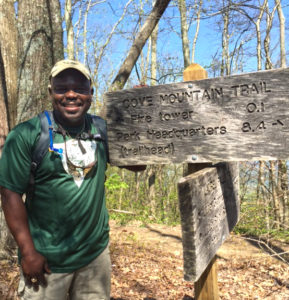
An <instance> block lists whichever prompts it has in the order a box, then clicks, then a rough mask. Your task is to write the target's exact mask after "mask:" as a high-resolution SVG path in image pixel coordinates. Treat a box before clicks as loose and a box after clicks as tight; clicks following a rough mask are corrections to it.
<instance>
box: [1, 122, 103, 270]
mask: <svg viewBox="0 0 289 300" xmlns="http://www.w3.org/2000/svg"><path fill="white" fill-rule="evenodd" d="M89 127H90V129H91V131H92V133H97V130H96V129H95V128H94V127H93V126H91V124H89ZM39 134H40V121H39V118H38V117H35V118H33V119H31V120H29V121H26V122H24V123H21V124H19V125H17V126H16V127H15V128H14V129H13V130H12V131H11V132H10V133H9V135H8V137H7V139H6V142H5V145H4V148H3V152H2V156H1V159H0V186H3V187H5V188H7V189H9V190H11V191H14V192H16V193H19V194H24V193H25V192H26V191H27V188H28V181H29V176H30V164H31V158H32V153H33V150H34V148H35V146H36V142H37V140H38V138H39ZM71 136H72V137H73V135H71ZM71 136H67V138H66V139H65V140H66V141H65V143H64V138H63V136H62V135H61V134H58V133H56V135H55V137H54V140H53V142H54V148H63V151H64V153H63V155H59V154H58V153H55V152H50V151H48V152H47V153H46V155H45V157H44V158H43V160H42V162H41V165H40V166H39V168H38V170H37V173H36V176H35V193H34V197H33V199H27V200H26V201H25V206H26V209H27V215H28V220H29V227H30V232H31V235H32V238H33V242H34V245H35V247H36V249H37V251H38V252H40V253H41V254H42V255H44V256H45V257H46V258H47V260H48V264H49V267H50V269H51V270H52V272H55V273H69V272H73V271H75V270H77V269H79V268H81V267H83V266H85V265H87V264H89V263H90V262H91V261H92V260H93V259H94V258H96V257H97V256H98V255H99V254H100V253H101V252H102V251H103V250H104V249H105V248H106V246H107V244H108V239H109V226H108V213H107V209H106V205H105V194H104V181H105V171H106V165H107V157H106V152H105V147H104V145H103V143H102V142H101V141H90V140H89V141H81V144H82V147H81V148H82V149H80V147H79V142H78V141H77V140H75V139H73V138H71ZM83 148H85V151H83ZM94 161H96V163H95V164H94V166H93V167H91V168H87V169H84V167H85V166H87V165H90V163H91V162H94ZM71 162H72V167H71Z"/></svg>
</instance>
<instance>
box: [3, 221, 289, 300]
mask: <svg viewBox="0 0 289 300" xmlns="http://www.w3.org/2000/svg"><path fill="white" fill-rule="evenodd" d="M110 226H111V243H110V251H111V258H112V292H111V296H112V298H111V300H189V299H194V283H193V282H186V281H184V280H183V258H182V243H181V228H180V226H176V227H168V226H165V225H157V224H149V225H145V226H143V225H142V224H141V223H131V224H128V225H125V226H120V225H118V224H117V223H116V222H115V221H113V220H111V221H110ZM253 244H254V245H253ZM278 246H279V248H280V249H279V250H278V249H277V248H276V249H275V250H276V251H277V250H278V251H283V252H285V251H289V245H288V244H282V243H280V244H279V245H278ZM260 247H263V250H262V249H260ZM265 250H266V251H265ZM267 252H268V248H267V247H266V246H265V244H263V243H262V242H259V244H258V243H256V242H254V243H253V241H250V240H246V239H245V238H242V237H240V236H237V235H232V236H231V237H230V238H228V239H227V241H226V242H225V243H224V244H223V246H222V247H221V248H220V249H219V251H218V253H217V255H218V260H217V266H218V286H219V293H220V299H221V300H251V299H253V300H255V299H260V300H271V299H272V300H289V264H288V262H289V258H288V256H289V254H288V253H287V254H286V255H287V256H286V255H284V258H286V259H287V263H286V262H284V261H281V260H280V256H278V255H274V254H273V255H272V253H271V255H268V253H267ZM278 257H279V259H278ZM284 258H283V260H284ZM18 277H19V276H18V268H17V265H16V263H11V262H9V261H3V260H2V261H1V260H0V300H2V299H6V300H12V299H13V300H16V299H17V297H16V292H15V291H16V288H17V281H18Z"/></svg>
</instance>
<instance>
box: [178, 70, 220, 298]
mask: <svg viewBox="0 0 289 300" xmlns="http://www.w3.org/2000/svg"><path fill="white" fill-rule="evenodd" d="M207 77H208V73H207V71H206V70H204V69H203V68H202V67H201V66H199V65H198V64H192V65H190V66H189V67H188V68H186V69H185V70H184V72H183V80H184V81H185V82H186V81H192V80H200V79H206V78H207ZM209 166H211V164H210V163H206V164H205V163H195V164H190V163H189V164H187V166H186V170H185V172H184V173H185V174H184V175H189V174H193V173H195V172H197V171H198V170H202V169H204V168H206V167H209ZM198 188H199V187H198ZM178 192H179V203H180V213H181V219H183V216H184V215H183V214H182V211H188V212H189V214H190V215H191V213H192V212H191V211H190V210H187V207H184V203H188V204H189V205H190V200H189V201H183V200H182V199H183V198H182V197H183V196H184V194H183V193H182V192H183V189H182V187H181V186H180V185H179V187H178ZM199 200H201V199H199ZM182 208H184V210H183V209H182ZM185 225H188V223H187V222H186V221H184V222H182V235H183V252H184V268H185V269H186V267H187V268H189V269H190V268H192V267H193V266H196V262H195V261H193V260H192V257H190V255H189V256H188V255H186V254H187V253H186V251H187V250H188V249H191V245H187V244H186V237H187V238H188V239H187V240H188V241H190V240H191V239H192V238H194V235H195V233H194V232H192V228H189V230H188V231H185V230H184V229H185V228H186V227H184V226H185ZM190 225H192V224H189V226H190ZM185 232H189V234H188V235H187V236H186V234H185ZM192 234H193V235H192ZM188 243H190V242H188ZM189 251H190V250H189ZM187 256H188V257H187ZM195 257H196V255H195V254H194V258H195ZM188 264H189V266H188ZM192 264H193V265H192ZM204 269H205V270H202V273H201V274H203V275H202V277H201V278H198V280H197V281H196V280H195V284H194V287H195V298H196V300H202V299H216V300H217V299H219V289H218V276H217V267H216V258H215V257H213V258H212V257H211V258H210V260H209V265H208V264H206V267H205V268H204ZM187 273H190V272H189V271H188V272H187ZM201 274H200V275H201ZM186 276H187V278H186ZM185 279H188V280H191V279H192V278H189V276H188V274H185ZM208 295H212V296H211V297H214V298H206V296H208Z"/></svg>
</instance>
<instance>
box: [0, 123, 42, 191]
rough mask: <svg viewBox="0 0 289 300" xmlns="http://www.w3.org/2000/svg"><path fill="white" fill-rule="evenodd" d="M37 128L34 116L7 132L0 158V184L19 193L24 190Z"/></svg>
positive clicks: (38, 127) (27, 180) (28, 175)
mask: <svg viewBox="0 0 289 300" xmlns="http://www.w3.org/2000/svg"><path fill="white" fill-rule="evenodd" d="M39 129H40V124H38V122H37V121H36V118H34V119H32V121H27V122H24V123H21V124H19V125H17V126H16V127H15V128H14V129H13V130H12V131H11V132H10V133H9V134H8V136H7V139H6V141H5V144H4V148H3V151H2V156H1V159H0V186H2V187H5V188H7V189H9V190H11V191H13V192H16V193H19V194H23V193H25V192H26V190H27V188H28V184H29V177H30V166H31V157H32V153H33V149H34V144H35V140H36V138H37V136H38V132H39Z"/></svg>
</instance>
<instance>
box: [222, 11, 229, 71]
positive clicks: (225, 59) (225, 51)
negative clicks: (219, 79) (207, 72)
mask: <svg viewBox="0 0 289 300" xmlns="http://www.w3.org/2000/svg"><path fill="white" fill-rule="evenodd" d="M229 14H230V10H229V8H228V7H227V8H224V12H223V14H222V15H223V23H224V27H223V32H222V65H221V76H226V75H229V74H230V71H229V66H230V61H229V59H230V58H229V17H230V15H229Z"/></svg>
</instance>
